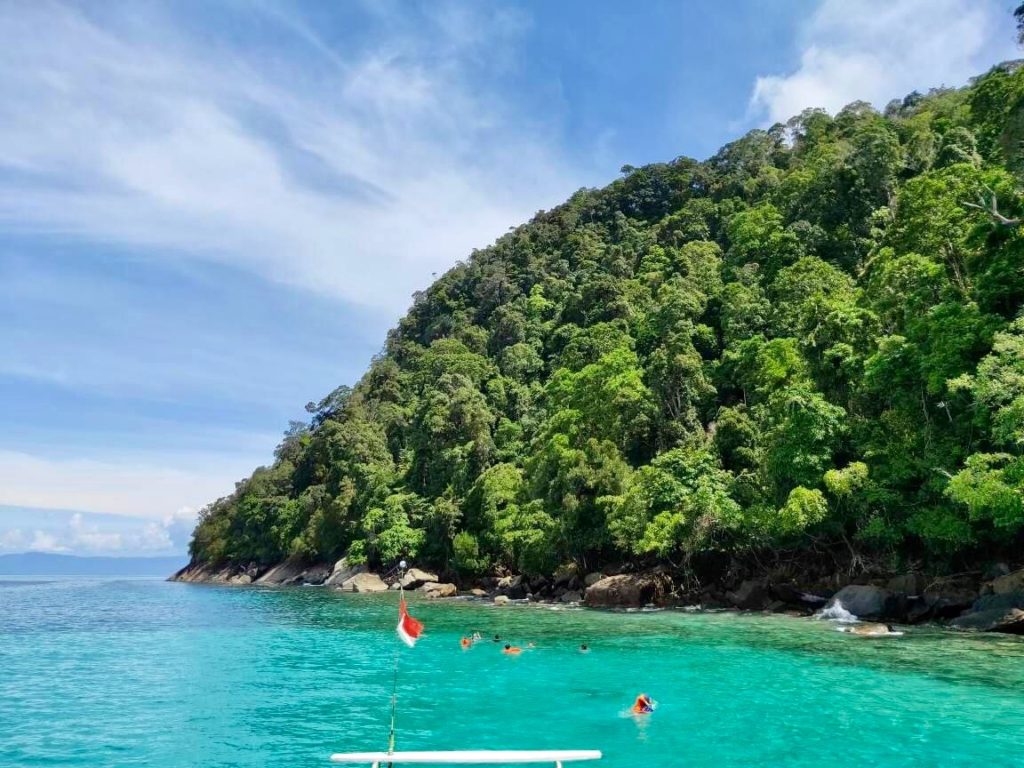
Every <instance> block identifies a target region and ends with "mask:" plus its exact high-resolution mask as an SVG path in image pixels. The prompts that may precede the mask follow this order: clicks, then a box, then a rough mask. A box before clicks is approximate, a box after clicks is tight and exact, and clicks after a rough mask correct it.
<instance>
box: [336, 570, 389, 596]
mask: <svg viewBox="0 0 1024 768" xmlns="http://www.w3.org/2000/svg"><path fill="white" fill-rule="evenodd" d="M338 589H340V590H342V591H343V592H387V589H388V585H387V584H385V583H384V581H383V579H381V577H380V576H378V575H377V574H376V573H357V574H356V575H355V576H352V577H351V578H348V579H346V580H345V581H343V582H342V583H341V585H340V586H339V587H338Z"/></svg>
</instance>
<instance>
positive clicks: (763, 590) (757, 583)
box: [726, 579, 769, 611]
mask: <svg viewBox="0 0 1024 768" xmlns="http://www.w3.org/2000/svg"><path fill="white" fill-rule="evenodd" d="M726 598H727V599H728V600H729V602H730V603H732V604H733V605H734V606H736V607H737V608H741V609H743V610H746V611H759V610H761V609H762V608H764V607H765V605H766V604H767V603H768V601H769V596H768V585H767V584H766V583H765V582H764V581H761V580H759V579H749V580H747V581H744V582H743V583H742V584H740V586H739V588H738V589H737V590H736V591H735V592H729V593H727V594H726Z"/></svg>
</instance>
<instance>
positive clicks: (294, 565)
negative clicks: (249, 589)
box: [254, 555, 309, 586]
mask: <svg viewBox="0 0 1024 768" xmlns="http://www.w3.org/2000/svg"><path fill="white" fill-rule="evenodd" d="M308 567H309V563H307V562H306V561H305V560H303V559H302V558H301V557H299V556H298V555H293V556H292V557H289V558H288V559H287V560H285V561H284V562H283V563H278V564H277V565H275V566H274V567H273V568H271V569H270V570H269V571H267V572H266V573H264V574H263V575H262V576H260V577H259V578H258V579H256V581H255V582H254V583H255V584H267V585H274V586H281V585H286V584H301V583H302V574H303V573H304V572H305V571H306V569H307V568H308Z"/></svg>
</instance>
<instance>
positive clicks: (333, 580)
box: [324, 557, 366, 587]
mask: <svg viewBox="0 0 1024 768" xmlns="http://www.w3.org/2000/svg"><path fill="white" fill-rule="evenodd" d="M365 572H366V566H365V565H349V562H348V558H345V557H343V558H341V560H339V561H338V562H336V563H335V564H334V569H333V570H332V571H331V575H330V576H328V577H327V580H326V581H325V582H324V584H325V585H327V586H328V587H337V586H341V583H342V582H344V581H348V580H349V579H351V578H352V577H353V576H355V575H356V574H357V573H365Z"/></svg>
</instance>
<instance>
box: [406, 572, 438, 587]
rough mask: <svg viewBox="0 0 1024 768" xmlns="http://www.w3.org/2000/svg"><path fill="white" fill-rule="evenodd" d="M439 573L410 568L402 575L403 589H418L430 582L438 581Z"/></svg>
mask: <svg viewBox="0 0 1024 768" xmlns="http://www.w3.org/2000/svg"><path fill="white" fill-rule="evenodd" d="M436 581H437V574H436V573H428V572H427V571H421V570H420V569H419V568H410V569H409V570H408V571H406V572H405V575H404V576H403V577H402V589H418V588H420V587H422V586H423V585H424V584H426V583H428V582H436Z"/></svg>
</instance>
